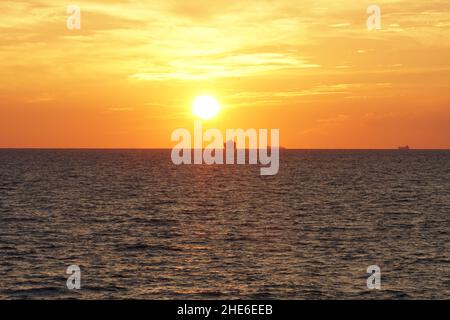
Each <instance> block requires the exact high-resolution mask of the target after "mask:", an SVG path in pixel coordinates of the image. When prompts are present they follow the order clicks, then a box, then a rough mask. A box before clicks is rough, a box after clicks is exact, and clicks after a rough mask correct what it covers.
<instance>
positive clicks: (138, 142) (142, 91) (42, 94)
mask: <svg viewBox="0 0 450 320" xmlns="http://www.w3.org/2000/svg"><path fill="white" fill-rule="evenodd" d="M70 4H75V5H78V6H79V7H80V8H81V30H68V29H67V27H66V20H67V18H68V17H69V14H68V13H67V12H66V10H67V6H68V5H70ZM369 4H377V5H379V6H380V8H381V23H382V29H381V30H373V31H368V30H367V27H366V20H367V17H368V14H367V13H366V9H367V7H368V5H369ZM449 31H450V1H448V0H447V1H437V0H427V1H423V0H408V1H396V0H394V1H381V0H376V1H359V0H358V1H354V0H353V1H350V0H345V1H344V0H334V1H329V0H327V1H325V0H318V1H302V0H276V1H268V0H258V1H255V0H241V1H230V0H214V1H211V0H164V1H162V0H161V1H154V0H152V1H131V0H130V1H119V0H89V1H81V0H73V1H71V2H66V1H55V0H42V1H20V0H13V1H8V0H6V1H5V0H2V1H1V2H0V147H51V148H60V147H61V148H63V147H68V148H72V147H83V148H115V147H120V148H170V147H172V146H173V145H174V143H173V142H171V141H170V136H171V133H172V131H173V130H175V129H177V128H188V129H192V128H193V120H194V116H193V115H192V112H191V105H192V102H193V101H194V99H195V98H196V97H197V96H199V95H204V94H207V95H211V96H214V97H215V98H216V99H217V100H218V101H219V103H220V105H221V107H222V110H221V112H220V114H219V115H218V116H217V117H215V118H214V119H213V120H210V121H208V122H206V123H205V126H206V127H217V128H219V129H221V130H225V129H226V128H267V129H270V128H278V129H280V140H281V141H280V143H281V145H283V146H286V147H288V148H396V147H398V146H400V145H406V144H409V145H410V146H411V147H413V148H450V139H449V137H450V32H449Z"/></svg>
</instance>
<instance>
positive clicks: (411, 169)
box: [0, 149, 450, 299]
mask: <svg viewBox="0 0 450 320" xmlns="http://www.w3.org/2000/svg"><path fill="white" fill-rule="evenodd" d="M280 161H281V164H280V171H279V173H278V175H276V176H261V175H260V170H259V169H260V168H259V166H256V165H214V166H207V165H201V166H199V165H196V166H195V165H182V166H175V165H173V164H172V162H171V160H170V150H12V149H11V150H6V149H4V150H0V298H1V299H67V298H77V299H205V298H206V299H229V298H232V299H234V298H241V299H331V298H338V299H382V298H395V299H419V298H426V299H450V232H449V231H450V151H420V150H411V151H397V150H391V151H387V150H386V151H381V150H379V151H355V150H285V151H282V154H281V156H280ZM70 265H78V266H79V267H80V269H81V289H80V290H69V289H68V288H67V286H66V281H67V278H68V277H69V275H68V274H66V269H67V267H68V266H70ZM371 265H377V266H379V267H380V269H381V290H369V289H368V288H367V284H366V280H367V278H368V277H369V274H368V273H367V267H368V266H371Z"/></svg>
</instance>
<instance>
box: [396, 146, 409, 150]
mask: <svg viewBox="0 0 450 320" xmlns="http://www.w3.org/2000/svg"><path fill="white" fill-rule="evenodd" d="M410 149H411V148H410V147H409V146H401V147H398V150H410Z"/></svg>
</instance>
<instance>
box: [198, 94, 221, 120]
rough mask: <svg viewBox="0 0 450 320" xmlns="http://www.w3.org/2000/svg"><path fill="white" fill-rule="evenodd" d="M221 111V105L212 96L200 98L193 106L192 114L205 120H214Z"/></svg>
mask: <svg viewBox="0 0 450 320" xmlns="http://www.w3.org/2000/svg"><path fill="white" fill-rule="evenodd" d="M219 111H220V105H219V103H218V102H217V100H216V98H214V97H212V96H198V97H197V98H195V100H194V103H193V104H192V113H193V114H194V115H196V116H197V117H199V118H201V119H203V120H209V119H212V118H214V117H215V116H216V115H217V114H218V113H219Z"/></svg>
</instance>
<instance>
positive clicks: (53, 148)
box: [0, 146, 450, 151]
mask: <svg viewBox="0 0 450 320" xmlns="http://www.w3.org/2000/svg"><path fill="white" fill-rule="evenodd" d="M269 147H270V146H268V148H269ZM172 149H173V148H170V147H165V148H147V147H0V150H172ZM279 149H280V150H380V151H383V150H395V151H421V150H424V151H425V150H430V151H433V150H436V151H439V150H442V151H450V147H448V148H411V149H409V150H399V149H398V147H392V148H298V147H294V148H289V147H283V146H281V147H279ZM191 150H196V149H195V148H191ZM201 150H207V148H201ZM212 150H214V148H212ZM238 150H249V148H245V149H238Z"/></svg>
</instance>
